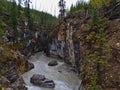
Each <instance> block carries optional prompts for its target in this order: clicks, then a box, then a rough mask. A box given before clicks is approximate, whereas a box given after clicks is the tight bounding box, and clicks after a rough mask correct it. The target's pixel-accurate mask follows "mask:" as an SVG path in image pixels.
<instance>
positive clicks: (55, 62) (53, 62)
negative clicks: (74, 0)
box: [48, 61, 58, 66]
mask: <svg viewBox="0 0 120 90" xmlns="http://www.w3.org/2000/svg"><path fill="white" fill-rule="evenodd" d="M56 65H58V62H57V61H51V62H49V63H48V66H56Z"/></svg>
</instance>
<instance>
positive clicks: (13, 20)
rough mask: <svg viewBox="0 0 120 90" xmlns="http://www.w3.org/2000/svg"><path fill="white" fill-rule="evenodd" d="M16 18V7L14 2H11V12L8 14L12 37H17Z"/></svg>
mask: <svg viewBox="0 0 120 90" xmlns="http://www.w3.org/2000/svg"><path fill="white" fill-rule="evenodd" d="M17 16H18V11H17V5H16V2H15V0H13V2H12V6H11V12H10V17H11V18H10V26H11V28H12V29H13V34H14V36H18V31H17V25H18V20H17Z"/></svg>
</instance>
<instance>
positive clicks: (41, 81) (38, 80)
mask: <svg viewBox="0 0 120 90" xmlns="http://www.w3.org/2000/svg"><path fill="white" fill-rule="evenodd" d="M30 82H31V83H32V84H34V85H37V86H41V87H46V88H54V87H55V83H54V81H53V80H49V79H47V78H46V77H45V76H44V75H39V74H34V75H33V76H32V77H31V79H30Z"/></svg>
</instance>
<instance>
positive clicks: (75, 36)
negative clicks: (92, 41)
mask: <svg viewBox="0 0 120 90" xmlns="http://www.w3.org/2000/svg"><path fill="white" fill-rule="evenodd" d="M72 40H73V42H77V41H78V34H77V32H74V33H73V34H72Z"/></svg>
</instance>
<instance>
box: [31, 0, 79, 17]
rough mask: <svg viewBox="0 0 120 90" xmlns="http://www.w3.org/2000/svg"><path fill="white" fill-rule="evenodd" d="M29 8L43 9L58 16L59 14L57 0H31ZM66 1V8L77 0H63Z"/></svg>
mask: <svg viewBox="0 0 120 90" xmlns="http://www.w3.org/2000/svg"><path fill="white" fill-rule="evenodd" d="M31 1H32V4H31V8H33V9H36V10H39V11H42V10H43V11H45V12H48V13H50V14H52V15H55V16H58V14H59V7H58V2H59V0H31ZM65 1H66V8H67V9H70V6H71V5H72V4H76V2H77V0H65Z"/></svg>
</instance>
